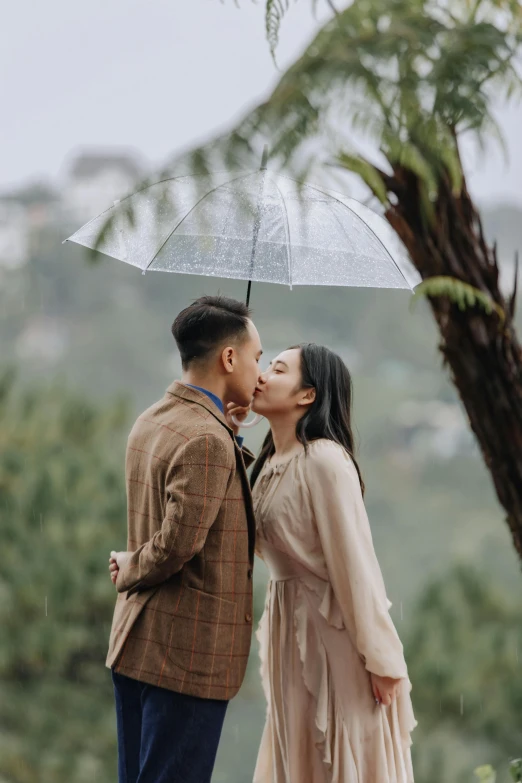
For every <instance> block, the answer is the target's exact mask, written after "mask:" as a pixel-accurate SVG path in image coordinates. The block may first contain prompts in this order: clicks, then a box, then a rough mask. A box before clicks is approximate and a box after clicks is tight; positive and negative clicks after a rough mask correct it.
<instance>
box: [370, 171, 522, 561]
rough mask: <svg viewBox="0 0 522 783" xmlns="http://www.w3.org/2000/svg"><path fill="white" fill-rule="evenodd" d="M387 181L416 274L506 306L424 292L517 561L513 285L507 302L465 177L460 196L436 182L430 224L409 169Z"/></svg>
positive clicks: (391, 214)
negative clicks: (465, 303)
mask: <svg viewBox="0 0 522 783" xmlns="http://www.w3.org/2000/svg"><path fill="white" fill-rule="evenodd" d="M385 181H386V185H387V187H388V190H389V191H390V192H392V193H394V195H395V196H396V201H397V203H396V204H394V205H393V206H391V207H390V209H389V210H388V212H387V214H386V217H387V218H388V221H389V222H390V224H391V225H392V226H393V228H394V229H395V231H396V232H397V233H398V235H399V236H400V237H401V239H402V241H403V242H404V244H405V245H406V247H407V248H408V251H409V253H410V255H411V258H412V261H413V263H414V264H415V266H416V267H417V269H418V270H419V272H420V274H421V276H422V277H423V278H424V279H426V278H429V277H434V276H437V275H449V276H451V277H455V278H458V279H459V280H462V281H464V282H466V283H469V284H470V285H472V286H474V287H475V288H478V289H480V290H481V291H483V292H485V293H487V294H489V295H490V297H491V298H492V300H493V301H494V302H496V303H497V304H498V305H499V306H500V307H501V308H502V309H503V311H504V312H505V321H502V318H501V317H500V316H499V314H498V313H496V312H493V313H491V314H489V315H488V314H487V313H485V312H484V311H483V310H481V309H479V308H478V307H470V308H468V309H466V310H460V309H459V307H458V306H457V305H455V304H452V303H451V302H450V301H449V299H448V297H446V296H441V297H430V298H429V299H430V304H431V308H432V311H433V314H434V316H435V320H436V321H437V324H438V327H439V330H440V335H441V344H440V350H441V351H442V354H443V356H444V359H445V362H446V363H447V365H449V367H450V370H451V376H452V380H453V383H454V384H455V386H456V387H457V389H458V392H459V394H460V397H461V399H462V402H463V404H464V407H465V409H466V412H467V415H468V418H469V423H470V426H471V428H472V430H473V432H474V433H475V436H476V438H477V441H478V443H479V445H480V448H481V450H482V454H483V456H484V460H485V463H486V465H487V467H488V469H489V471H490V473H491V475H492V477H493V483H494V485H495V489H496V492H497V496H498V499H499V501H500V503H501V504H502V506H503V507H504V508H505V510H506V512H507V523H508V525H509V528H510V530H511V534H512V537H513V543H514V545H515V549H516V551H517V552H518V555H519V557H520V558H521V559H522V352H521V348H520V345H519V342H518V340H517V336H516V334H515V330H514V326H513V312H514V299H515V293H516V291H515V292H514V293H513V296H512V298H511V299H510V300H509V301H507V300H506V299H505V298H504V297H503V296H502V294H501V292H500V289H499V269H498V263H497V257H496V249H495V248H490V247H488V245H487V243H486V241H485V239H484V234H483V230H482V225H481V221H480V217H479V215H478V212H477V210H476V209H475V207H474V205H473V202H472V200H471V198H470V195H469V193H468V190H467V188H466V184H465V182H464V183H463V187H462V191H461V192H460V193H459V194H458V195H455V194H454V193H453V192H452V189H451V185H450V182H449V178H448V179H446V180H444V181H443V182H442V183H441V186H440V191H439V196H438V200H437V202H436V204H435V219H434V220H433V221H431V222H429V223H428V222H427V221H426V220H423V217H422V214H421V207H420V205H421V198H420V188H419V182H418V180H417V177H416V176H415V175H414V174H413V173H412V172H411V171H408V170H405V169H402V168H397V169H396V170H395V171H394V176H393V177H389V178H388V177H386V180H385ZM394 200H395V199H394ZM515 288H516V285H515Z"/></svg>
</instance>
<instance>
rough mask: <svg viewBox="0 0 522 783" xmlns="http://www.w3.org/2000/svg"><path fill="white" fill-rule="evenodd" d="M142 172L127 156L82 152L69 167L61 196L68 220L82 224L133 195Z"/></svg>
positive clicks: (128, 155)
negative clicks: (116, 202) (116, 201)
mask: <svg viewBox="0 0 522 783" xmlns="http://www.w3.org/2000/svg"><path fill="white" fill-rule="evenodd" d="M140 174H141V168H140V166H139V164H138V162H137V160H136V158H135V157H134V156H132V155H130V154H124V153H115V154H110V153H107V154H103V153H99V152H92V153H91V152H85V153H82V154H80V155H78V157H76V158H75V159H74V161H73V163H72V165H71V167H70V170H69V174H68V177H67V181H66V184H65V188H64V192H63V203H64V209H65V211H66V214H67V217H68V218H69V219H70V220H73V221H75V222H77V223H85V222H86V221H88V220H90V219H91V218H93V217H96V215H99V214H100V212H103V211H104V210H105V209H108V208H109V207H112V205H113V203H114V201H115V200H116V199H119V198H123V197H124V196H126V195H128V194H129V193H132V191H133V190H135V189H136V186H137V182H138V180H139V178H140Z"/></svg>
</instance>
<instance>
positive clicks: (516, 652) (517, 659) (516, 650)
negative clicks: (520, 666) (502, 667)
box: [515, 643, 518, 663]
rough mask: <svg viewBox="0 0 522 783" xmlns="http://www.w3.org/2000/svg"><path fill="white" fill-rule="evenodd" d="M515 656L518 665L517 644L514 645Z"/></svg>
mask: <svg viewBox="0 0 522 783" xmlns="http://www.w3.org/2000/svg"><path fill="white" fill-rule="evenodd" d="M515 656H516V659H517V663H518V643H517V644H516V645H515Z"/></svg>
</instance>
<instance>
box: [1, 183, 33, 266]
mask: <svg viewBox="0 0 522 783" xmlns="http://www.w3.org/2000/svg"><path fill="white" fill-rule="evenodd" d="M28 258H29V225H28V221H27V214H26V210H25V208H24V207H23V206H22V205H21V204H19V203H18V202H16V201H14V200H13V199H12V198H10V197H0V268H3V269H15V268H16V267H20V266H23V265H24V264H25V262H26V261H27V259H28Z"/></svg>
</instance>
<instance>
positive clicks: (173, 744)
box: [107, 297, 262, 783]
mask: <svg viewBox="0 0 522 783" xmlns="http://www.w3.org/2000/svg"><path fill="white" fill-rule="evenodd" d="M172 333H173V335H174V338H175V340H176V343H177V346H178V349H179V352H180V354H181V361H182V367H183V375H182V380H181V382H177V381H176V382H174V383H173V384H172V385H171V386H170V387H169V389H168V390H167V392H166V394H165V396H164V397H163V399H162V400H160V401H159V402H157V403H156V404H155V405H153V406H152V407H151V408H149V409H148V410H147V411H145V413H143V414H142V415H141V416H140V417H139V418H138V420H137V421H136V423H135V425H134V427H133V429H132V431H131V433H130V436H129V441H128V446H127V457H126V482H127V502H128V541H127V550H129V551H126V552H112V553H111V559H110V566H109V567H110V571H111V577H112V580H113V582H114V583H115V585H116V588H117V590H118V593H119V595H118V600H117V602H116V609H115V612H114V619H113V624H112V631H111V638H110V645H109V654H108V657H107V666H109V667H110V668H111V669H112V676H113V681H114V690H115V699H116V710H117V728H118V774H119V781H120V783H167V782H168V783H174V782H175V781H179V783H206V782H207V781H210V779H211V775H212V769H213V766H214V762H215V757H216V752H217V747H218V743H219V738H220V735H221V729H222V726H223V721H224V718H225V712H226V708H227V704H228V701H229V699H231V698H232V697H233V696H235V694H236V693H237V691H238V690H239V687H240V685H241V683H242V681H243V677H244V674H245V669H246V664H247V659H248V654H249V650H250V642H251V636H252V568H253V558H254V535H255V522H254V514H253V509H252V500H251V495H250V490H249V486H248V479H247V474H246V468H245V461H244V457H243V452H242V449H241V446H240V444H239V443H238V441H237V440H236V438H235V431H234V428H233V427H232V425H231V422H230V420H229V418H228V414H226V413H225V411H227V410H228V407H233V406H239V407H242V406H244V407H246V406H248V405H249V404H250V402H251V400H252V397H253V393H254V390H255V386H256V383H257V380H258V377H259V368H258V362H259V359H260V357H261V354H262V349H261V343H260V339H259V335H258V333H257V330H256V328H255V326H254V324H253V323H252V321H251V319H250V316H249V311H248V309H247V307H246V306H245V305H244V304H242V303H241V302H237V301H235V300H233V299H227V298H225V297H202V298H201V299H198V300H197V301H196V302H194V303H193V304H192V305H190V307H187V308H186V309H185V310H183V311H182V312H181V313H180V314H179V315H178V317H177V318H176V320H175V321H174V324H173V326H172ZM245 457H246V459H247V461H248V462H250V461H251V459H252V455H250V454H249V453H247V454H246V455H245Z"/></svg>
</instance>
